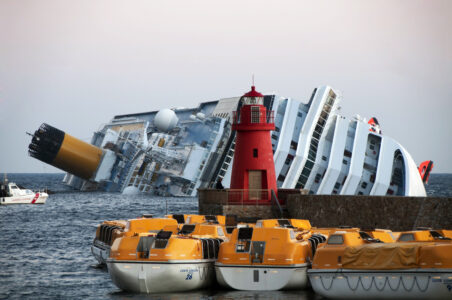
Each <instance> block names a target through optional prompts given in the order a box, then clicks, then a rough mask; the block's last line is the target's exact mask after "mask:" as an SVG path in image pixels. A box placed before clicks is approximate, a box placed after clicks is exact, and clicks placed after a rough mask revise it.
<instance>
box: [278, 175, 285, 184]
mask: <svg viewBox="0 0 452 300" xmlns="http://www.w3.org/2000/svg"><path fill="white" fill-rule="evenodd" d="M284 179H286V176H284V175H282V174H281V175H279V176H278V181H282V182H284Z"/></svg>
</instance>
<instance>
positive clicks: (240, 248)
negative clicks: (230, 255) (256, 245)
mask: <svg viewBox="0 0 452 300" xmlns="http://www.w3.org/2000/svg"><path fill="white" fill-rule="evenodd" d="M249 251H250V241H245V242H240V243H239V244H237V245H236V248H235V252H237V253H243V252H249Z"/></svg>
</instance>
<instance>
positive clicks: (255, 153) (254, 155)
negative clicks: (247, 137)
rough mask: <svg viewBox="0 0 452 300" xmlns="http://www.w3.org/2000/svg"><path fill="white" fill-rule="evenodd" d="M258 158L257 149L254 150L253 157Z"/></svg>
mask: <svg viewBox="0 0 452 300" xmlns="http://www.w3.org/2000/svg"><path fill="white" fill-rule="evenodd" d="M257 156H258V152H257V148H254V149H253V157H257Z"/></svg>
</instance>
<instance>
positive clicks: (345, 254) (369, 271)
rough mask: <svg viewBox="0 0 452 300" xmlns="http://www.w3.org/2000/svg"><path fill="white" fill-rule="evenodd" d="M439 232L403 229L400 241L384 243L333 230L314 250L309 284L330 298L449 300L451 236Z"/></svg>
mask: <svg viewBox="0 0 452 300" xmlns="http://www.w3.org/2000/svg"><path fill="white" fill-rule="evenodd" d="M429 235H430V237H429ZM439 235H440V233H439V232H438V231H435V233H431V232H428V231H413V232H402V233H400V236H399V241H400V242H393V243H383V242H382V241H381V240H380V239H374V238H370V237H369V236H364V235H363V234H362V233H361V232H358V231H336V232H335V233H334V234H332V235H330V236H329V238H328V240H327V242H326V244H325V245H324V246H323V247H321V248H318V249H317V252H316V255H315V257H314V261H313V263H312V269H311V270H309V271H308V276H309V279H310V282H311V285H312V288H313V289H314V291H315V292H316V293H317V294H319V295H321V296H323V297H326V298H330V299H368V298H371V299H372V298H378V299H451V298H452V241H451V240H449V239H447V238H445V237H444V236H439ZM416 239H417V240H416Z"/></svg>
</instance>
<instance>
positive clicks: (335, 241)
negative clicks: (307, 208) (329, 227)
mask: <svg viewBox="0 0 452 300" xmlns="http://www.w3.org/2000/svg"><path fill="white" fill-rule="evenodd" d="M343 243H344V237H343V236H342V235H340V234H333V235H332V236H330V238H329V239H328V242H327V244H328V245H342V244H343Z"/></svg>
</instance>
